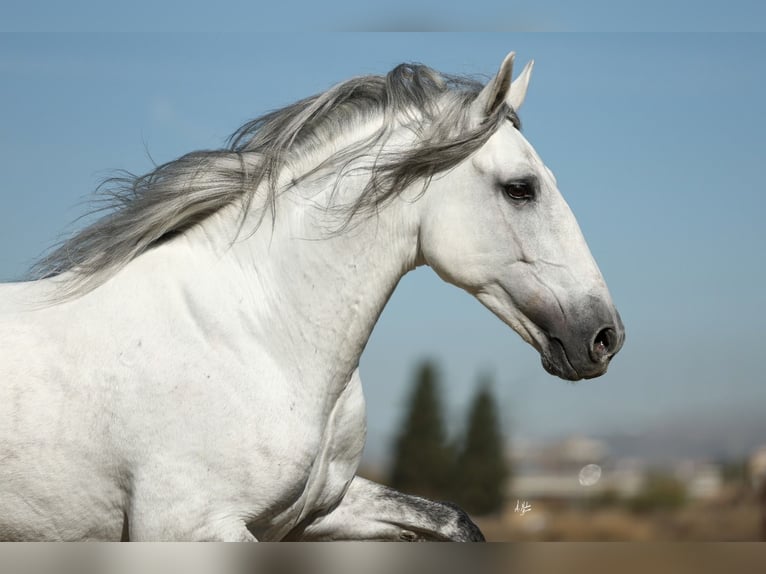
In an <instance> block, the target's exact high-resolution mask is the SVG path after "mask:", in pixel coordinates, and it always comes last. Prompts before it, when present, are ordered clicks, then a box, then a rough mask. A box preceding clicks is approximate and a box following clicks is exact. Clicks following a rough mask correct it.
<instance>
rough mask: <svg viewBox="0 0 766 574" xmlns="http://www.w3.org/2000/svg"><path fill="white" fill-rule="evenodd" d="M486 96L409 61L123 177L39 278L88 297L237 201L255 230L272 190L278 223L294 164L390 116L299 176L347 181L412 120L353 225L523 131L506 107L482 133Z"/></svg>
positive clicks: (353, 210)
mask: <svg viewBox="0 0 766 574" xmlns="http://www.w3.org/2000/svg"><path fill="white" fill-rule="evenodd" d="M481 88H482V84H481V83H480V82H477V81H475V80H472V79H468V78H465V77H458V76H451V75H445V74H441V73H439V72H436V71H434V70H432V69H431V68H428V67H426V66H423V65H420V64H402V65H399V66H397V67H396V68H394V69H393V70H392V71H391V72H389V73H388V74H387V75H385V76H363V77H358V78H353V79H351V80H348V81H345V82H343V83H341V84H338V85H336V86H334V87H333V88H331V89H329V90H327V91H326V92H324V93H321V94H318V95H315V96H312V97H310V98H306V99H304V100H301V101H299V102H296V103H294V104H292V105H289V106H287V107H285V108H282V109H280V110H277V111H273V112H270V113H267V114H266V115H263V116H261V117H259V118H257V119H255V120H252V121H250V122H248V123H247V124H245V125H244V126H242V127H241V128H239V130H237V131H236V132H235V133H234V134H233V135H232V136H231V137H230V138H229V141H228V143H227V145H226V147H225V148H223V149H218V150H205V151H196V152H192V153H189V154H187V155H184V156H182V157H180V158H178V159H176V160H173V161H170V162H168V163H165V164H163V165H160V166H159V167H157V168H156V169H154V170H153V171H151V172H149V173H147V174H145V175H139V176H136V175H133V174H131V173H128V172H122V173H121V174H120V175H119V176H118V177H114V178H110V179H108V180H107V181H105V182H104V183H103V184H102V185H101V186H100V187H99V189H98V190H97V193H98V197H99V198H100V199H99V205H98V208H97V209H96V212H101V211H104V212H106V214H105V215H104V216H102V217H101V218H100V219H98V220H96V221H95V223H92V224H91V225H89V226H87V227H85V228H84V229H82V230H80V231H79V232H77V233H75V234H74V236H72V237H71V238H70V239H68V240H66V241H65V242H63V243H62V244H61V245H60V246H59V247H58V248H56V249H55V250H54V251H52V252H51V253H50V254H48V255H47V256H46V257H44V258H43V259H42V260H41V261H39V262H38V263H37V264H36V265H35V266H34V267H33V269H32V274H33V277H35V278H43V277H52V276H56V275H59V274H61V273H64V272H65V271H73V272H74V273H72V274H71V280H68V281H67V284H66V285H65V287H64V288H65V290H66V292H67V293H66V295H67V296H68V295H78V294H82V293H84V292H87V291H89V290H91V289H93V288H94V287H96V286H97V285H98V284H100V283H102V282H103V281H105V280H106V279H107V278H109V277H110V276H111V275H113V274H114V273H115V272H116V271H117V270H119V269H120V268H122V267H123V266H124V265H126V264H127V263H129V262H130V261H131V260H133V259H134V258H136V257H137V256H139V255H140V254H141V253H143V252H145V251H146V250H148V249H151V248H152V247H154V246H156V245H159V244H160V243H162V242H164V241H168V240H170V239H172V238H173V237H175V236H177V235H179V234H181V233H183V232H184V231H186V230H188V229H189V228H191V227H192V226H194V225H197V224H199V223H200V222H202V221H204V220H205V219H206V218H207V217H208V216H210V215H211V214H213V213H215V212H217V211H219V210H220V209H222V208H224V207H226V206H228V205H231V204H235V203H240V205H241V208H242V214H243V218H242V221H243V222H244V215H245V214H247V212H248V210H249V208H250V206H251V203H252V202H253V199H254V198H255V196H256V194H261V193H263V194H264V196H263V200H264V202H265V203H264V205H265V206H267V207H268V211H270V213H271V217H272V218H273V217H274V213H275V209H276V198H277V195H278V194H279V193H282V192H284V191H286V190H287V189H289V187H290V186H287V188H286V189H279V187H278V179H279V176H280V174H281V173H282V172H283V170H284V169H285V168H286V167H289V166H290V165H292V164H294V163H297V162H298V161H300V159H301V158H302V157H305V156H306V155H308V154H310V153H312V152H315V151H317V150H321V149H323V148H325V147H326V146H327V144H328V142H331V141H333V140H335V139H337V137H338V135H339V134H341V133H343V132H344V131H346V130H349V129H350V128H352V127H354V126H355V125H360V124H361V123H365V122H370V121H372V120H376V119H378V120H379V119H382V120H383V121H382V125H381V127H380V128H379V129H378V130H377V131H376V132H375V133H374V134H373V135H372V136H371V137H369V138H366V139H364V140H363V141H358V142H354V143H353V144H351V145H348V146H346V147H344V148H342V149H340V150H338V151H336V152H335V153H333V154H332V155H331V156H330V157H328V158H327V159H326V160H325V161H324V162H323V163H322V164H321V165H320V166H318V167H316V168H315V169H312V170H311V172H309V173H305V174H302V175H299V176H298V177H297V179H296V178H294V179H293V180H292V183H295V182H296V181H298V179H302V178H305V177H309V176H310V175H311V174H312V173H314V172H316V171H317V170H319V169H321V168H324V167H327V166H337V167H338V169H337V171H338V174H339V177H340V176H341V175H342V173H343V168H344V166H347V165H349V164H350V163H351V162H352V161H353V160H354V159H357V158H360V157H362V156H364V155H365V154H369V152H370V150H371V149H373V148H374V147H375V146H376V145H377V144H380V143H382V142H385V140H386V138H387V137H388V136H389V135H390V134H391V132H392V130H393V129H394V128H395V127H397V126H399V125H402V124H404V125H406V126H407V127H408V128H409V129H410V130H411V131H412V132H413V133H414V134H415V135H416V142H417V143H416V145H414V146H413V147H412V148H411V149H409V150H406V151H399V152H396V153H383V154H381V153H379V155H378V156H377V157H376V158H375V160H374V162H373V163H372V164H371V167H370V179H369V183H368V184H367V186H366V187H365V189H364V190H363V192H362V193H361V194H360V195H359V197H358V199H357V200H356V201H355V202H354V203H353V204H351V205H348V206H345V210H346V213H345V221H346V223H348V222H350V221H351V220H352V218H353V217H354V216H355V215H357V214H364V213H366V214H372V213H375V211H376V210H377V209H379V208H381V207H382V206H384V205H385V204H386V203H387V202H388V201H390V200H391V199H392V198H393V197H395V196H396V195H397V194H399V193H401V192H402V191H403V190H404V189H405V188H407V187H408V186H410V185H411V184H413V183H415V182H418V181H420V182H422V184H423V190H425V188H426V187H427V185H428V182H429V181H430V179H431V178H432V177H433V176H434V175H436V174H438V173H440V172H442V171H445V170H448V169H450V168H452V167H454V166H455V165H457V164H458V163H460V162H461V161H462V160H464V159H465V158H467V157H468V156H469V155H471V153H473V152H474V151H476V150H477V149H478V148H479V147H481V145H482V144H483V143H484V142H486V140H487V139H488V138H489V137H490V136H491V135H492V133H494V131H495V129H496V128H497V126H498V125H499V124H500V122H501V121H502V120H503V119H504V118H509V119H511V121H512V122H513V123H514V125H516V127H519V120H518V117H517V116H516V114H515V113H514V111H513V110H511V109H509V108H508V107H507V106H501V109H498V110H497V112H496V113H495V114H494V115H493V116H492V117H490V118H488V119H487V120H486V121H485V122H483V123H482V124H481V125H479V126H471V123H470V119H469V113H468V110H469V108H470V104H471V102H472V101H473V100H474V99H475V98H476V96H477V94H478V93H479V91H480V90H481ZM379 149H382V148H379ZM265 212H266V210H264V211H263V213H265ZM259 221H260V220H259ZM240 230H241V226H240V227H239V228H238V229H234V230H232V240H234V239H235V238H236V235H237V234H238V233H239V231H240Z"/></svg>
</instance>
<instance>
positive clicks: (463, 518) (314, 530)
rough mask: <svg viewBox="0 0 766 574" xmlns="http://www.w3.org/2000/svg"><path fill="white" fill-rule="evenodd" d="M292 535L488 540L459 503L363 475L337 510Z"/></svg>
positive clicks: (295, 537)
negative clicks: (409, 491) (403, 490)
mask: <svg viewBox="0 0 766 574" xmlns="http://www.w3.org/2000/svg"><path fill="white" fill-rule="evenodd" d="M288 538H290V539H292V540H391V541H407V542H416V541H425V540H431V541H454V542H483V541H484V536H483V535H482V533H481V531H480V530H479V528H478V527H477V526H476V525H475V524H474V523H473V522H472V521H471V519H470V518H469V517H468V515H467V514H466V513H465V512H464V511H463V510H461V509H460V508H458V507H457V506H455V505H453V504H449V503H443V502H433V501H431V500H427V499H425V498H421V497H419V496H411V495H408V494H403V493H401V492H398V491H396V490H394V489H392V488H388V487H386V486H383V485H380V484H376V483H374V482H371V481H369V480H366V479H364V478H360V477H358V476H356V477H354V479H353V481H352V482H351V485H350V486H349V488H348V491H347V492H346V495H345V496H344V497H343V500H341V502H340V504H339V505H338V506H337V507H336V508H335V509H334V510H333V511H332V512H330V513H328V514H326V515H323V516H320V517H318V518H316V519H314V520H313V521H310V522H308V523H305V524H303V525H301V526H299V527H298V528H296V529H295V530H294V531H293V532H292V533H291V534H290V536H289V537H288Z"/></svg>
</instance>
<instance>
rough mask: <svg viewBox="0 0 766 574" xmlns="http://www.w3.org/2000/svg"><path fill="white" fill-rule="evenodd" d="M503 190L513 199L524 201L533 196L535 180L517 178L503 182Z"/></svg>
mask: <svg viewBox="0 0 766 574" xmlns="http://www.w3.org/2000/svg"><path fill="white" fill-rule="evenodd" d="M503 191H504V192H505V194H506V195H507V196H508V197H510V198H511V199H513V200H516V201H524V200H528V199H534V198H535V182H534V180H532V179H529V178H526V179H518V180H514V181H510V182H508V183H505V184H503Z"/></svg>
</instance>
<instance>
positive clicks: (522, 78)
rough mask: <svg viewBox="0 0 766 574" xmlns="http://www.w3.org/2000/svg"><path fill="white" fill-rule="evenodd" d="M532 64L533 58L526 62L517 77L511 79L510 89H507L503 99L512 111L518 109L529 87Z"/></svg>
mask: <svg viewBox="0 0 766 574" xmlns="http://www.w3.org/2000/svg"><path fill="white" fill-rule="evenodd" d="M534 66H535V61H534V60H530V61H529V62H527V65H526V66H524V69H523V70H521V74H519V77H518V78H516V79H515V80H513V83H512V84H511V89H510V90H508V95H507V96H506V98H505V101H506V103H507V104H508V105H509V106H511V107H512V108H513V109H514V111H519V108H520V107H521V104H523V103H524V98H525V97H526V96H527V88H528V87H529V78H530V76H531V75H532V68H534Z"/></svg>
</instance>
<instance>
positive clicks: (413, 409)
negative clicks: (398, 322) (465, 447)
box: [390, 361, 452, 499]
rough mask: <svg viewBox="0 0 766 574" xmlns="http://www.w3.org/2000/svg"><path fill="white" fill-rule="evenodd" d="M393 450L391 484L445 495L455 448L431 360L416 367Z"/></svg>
mask: <svg viewBox="0 0 766 574" xmlns="http://www.w3.org/2000/svg"><path fill="white" fill-rule="evenodd" d="M393 454H394V456H393V464H392V471H391V478H390V484H391V486H393V487H394V488H396V489H398V490H401V491H402V492H407V493H410V494H418V495H421V496H425V497H428V498H436V499H442V498H445V497H446V495H447V494H448V492H449V471H450V469H451V466H452V452H451V449H450V448H449V446H448V445H447V438H446V432H445V427H444V417H443V414H442V402H441V396H440V386H439V380H438V372H437V370H436V367H435V365H434V364H433V363H432V362H429V361H427V362H424V363H422V364H421V365H420V366H419V367H418V368H417V370H416V373H415V379H414V384H413V390H412V394H411V395H410V400H409V406H408V410H407V413H406V415H405V419H404V421H403V425H402V430H401V433H400V434H399V435H398V437H397V439H396V441H395V443H394V453H393Z"/></svg>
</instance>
